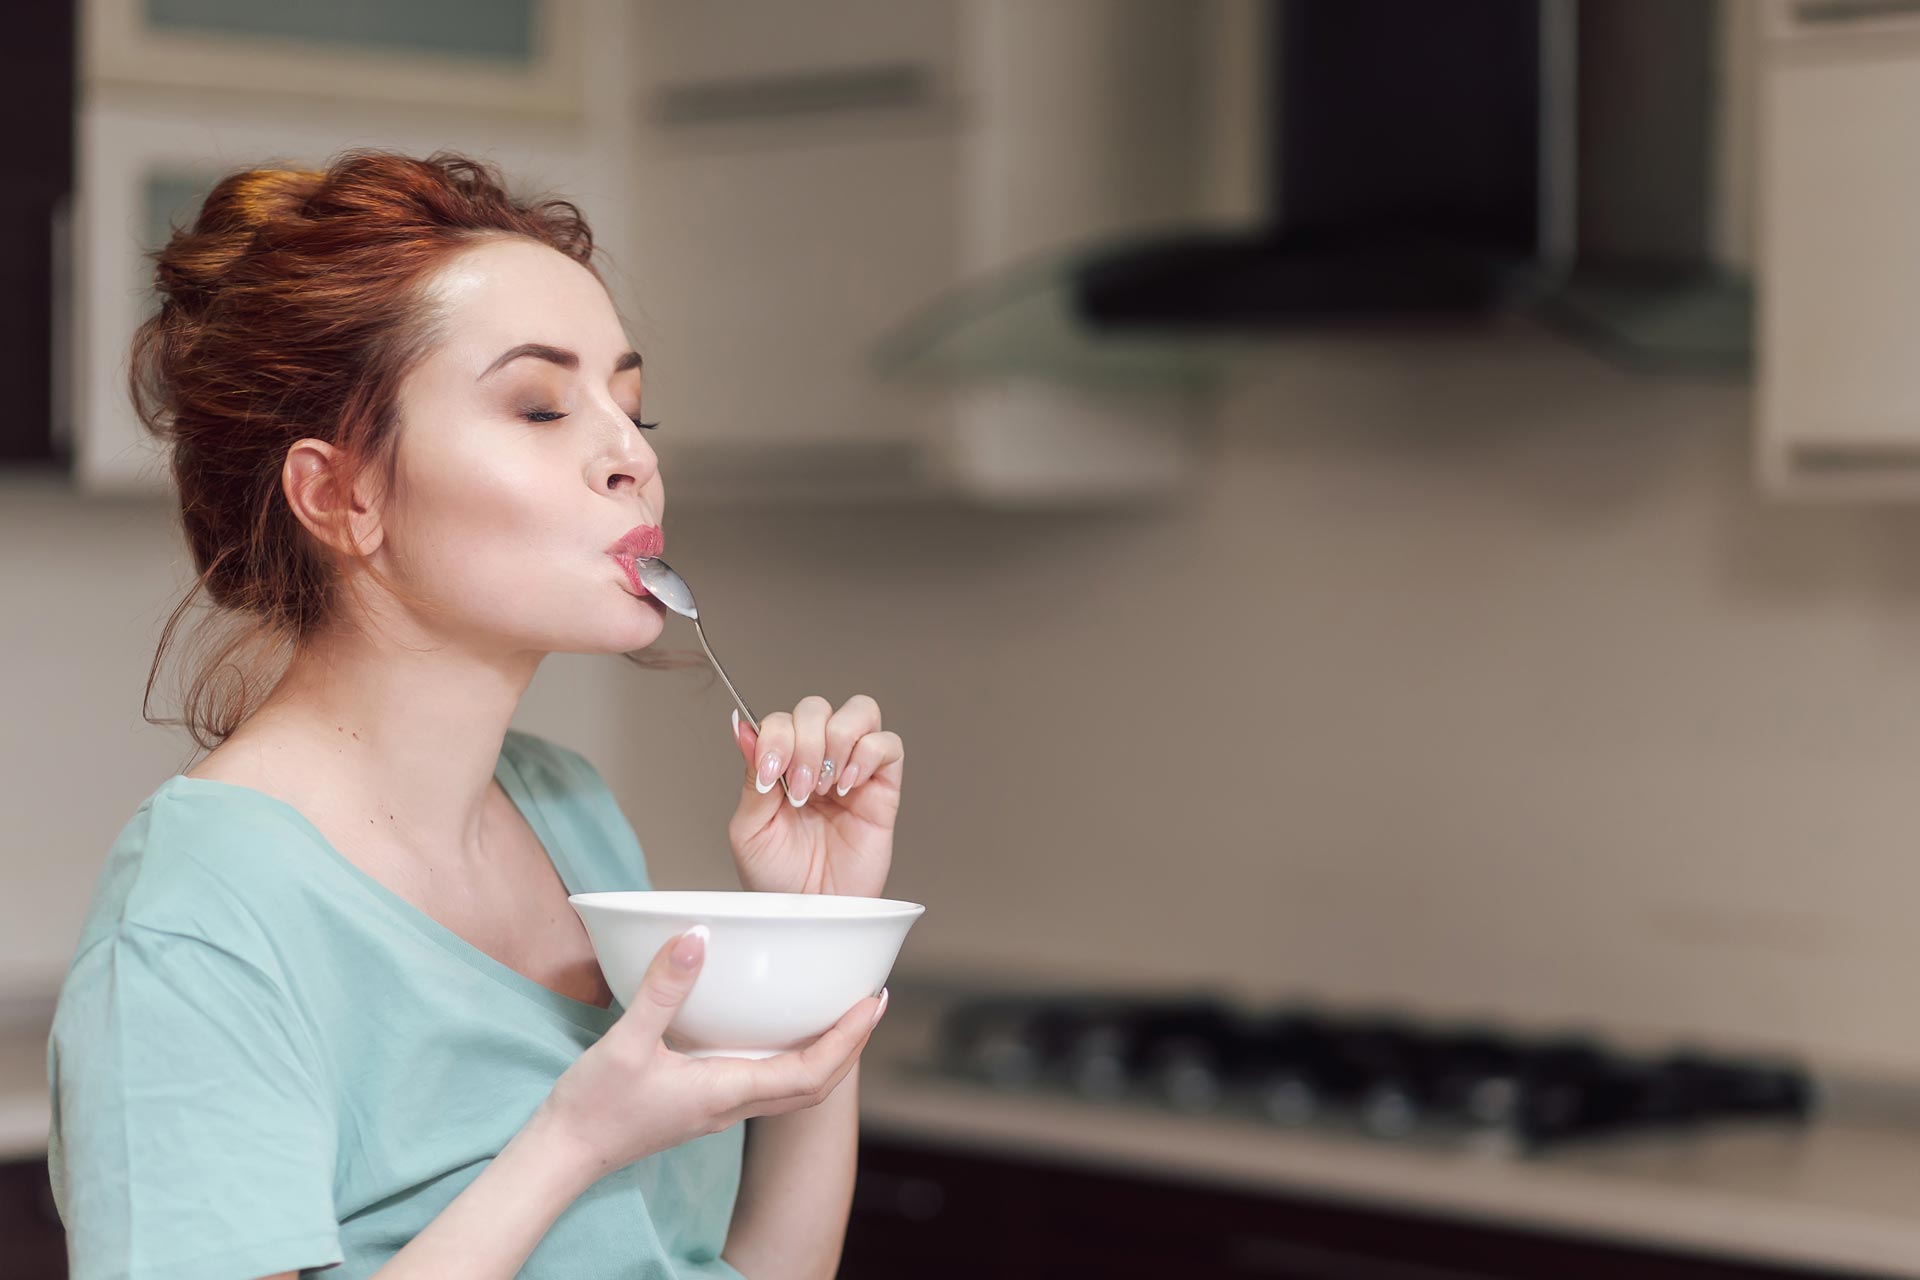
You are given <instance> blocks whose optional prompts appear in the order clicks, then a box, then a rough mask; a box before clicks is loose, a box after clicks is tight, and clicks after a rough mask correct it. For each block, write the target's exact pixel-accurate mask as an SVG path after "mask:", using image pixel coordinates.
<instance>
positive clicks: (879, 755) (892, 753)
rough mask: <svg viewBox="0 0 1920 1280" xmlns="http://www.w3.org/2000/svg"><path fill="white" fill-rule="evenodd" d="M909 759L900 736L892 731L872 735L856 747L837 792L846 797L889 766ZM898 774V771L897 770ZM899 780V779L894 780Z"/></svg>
mask: <svg viewBox="0 0 1920 1280" xmlns="http://www.w3.org/2000/svg"><path fill="white" fill-rule="evenodd" d="M906 757H907V748H906V744H905V743H903V742H901V741H900V735H899V734H897V733H893V732H891V731H890V730H885V729H883V730H881V731H880V732H878V733H870V734H868V735H867V736H866V737H864V738H862V739H860V741H859V743H858V744H856V745H855V746H854V749H853V758H852V759H851V760H849V761H847V770H846V774H845V776H843V777H842V778H841V779H840V781H839V783H838V784H837V785H836V786H835V788H834V789H835V791H836V792H837V793H838V794H840V795H845V794H847V792H849V791H851V790H853V789H854V788H855V787H857V786H859V785H860V784H861V783H863V782H870V781H872V780H873V777H874V775H876V774H878V773H879V772H880V771H881V770H883V769H886V768H888V767H889V766H893V765H897V764H898V763H899V762H900V761H903V760H905V759H906ZM895 772H896V773H898V770H897V769H896V770H895ZM894 780H895V781H896V782H897V781H898V780H899V779H898V778H897V777H896V778H895V779H894Z"/></svg>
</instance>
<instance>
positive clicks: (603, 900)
mask: <svg viewBox="0 0 1920 1280" xmlns="http://www.w3.org/2000/svg"><path fill="white" fill-rule="evenodd" d="M691 894H713V895H716V896H717V897H718V898H719V899H721V900H722V904H721V905H717V906H708V905H699V906H695V905H693V904H691V903H689V904H687V905H677V904H672V903H667V902H661V903H660V904H659V905H658V906H652V905H647V904H646V903H645V902H644V901H642V900H641V899H645V898H649V897H655V896H658V897H660V898H666V897H677V896H680V895H691ZM635 895H638V897H636V896H635ZM749 896H751V897H753V898H758V899H766V898H792V899H804V900H805V903H806V905H807V906H809V907H828V908H831V907H832V906H834V905H837V904H853V903H858V904H860V905H859V906H858V907H851V906H847V905H842V906H841V909H840V910H839V911H834V910H831V909H829V910H827V911H825V912H822V913H819V914H809V915H793V916H785V915H768V914H765V913H763V912H759V911H751V910H732V909H730V908H728V907H727V906H725V905H724V899H726V898H729V897H731V898H735V899H745V898H747V897H749ZM612 898H626V899H628V901H625V902H613V901H609V899H612ZM567 902H568V903H569V904H570V905H572V906H575V907H579V906H587V907H597V908H599V909H601V910H603V911H612V912H616V913H618V914H622V915H645V916H666V915H674V916H687V917H693V918H698V919H713V920H739V921H748V920H751V921H755V922H757V923H767V924H817V923H819V922H820V921H822V920H898V919H901V918H902V917H905V916H919V915H923V914H925V912H926V907H924V906H922V905H921V904H920V903H918V902H907V901H904V900H902V899H899V898H863V897H859V896H857V895H852V894H838V893H766V892H758V891H754V890H747V889H601V890H595V891H593V892H590V893H572V894H568V895H567Z"/></svg>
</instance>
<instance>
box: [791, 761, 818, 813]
mask: <svg viewBox="0 0 1920 1280" xmlns="http://www.w3.org/2000/svg"><path fill="white" fill-rule="evenodd" d="M787 791H788V795H787V803H788V804H791V805H792V806H793V807H794V808H796V809H798V808H799V807H800V806H801V805H803V804H805V803H806V802H807V797H808V796H810V795H812V794H813V766H812V765H810V764H803V765H801V766H799V767H798V768H796V769H795V770H794V771H793V777H792V778H790V779H788V780H787Z"/></svg>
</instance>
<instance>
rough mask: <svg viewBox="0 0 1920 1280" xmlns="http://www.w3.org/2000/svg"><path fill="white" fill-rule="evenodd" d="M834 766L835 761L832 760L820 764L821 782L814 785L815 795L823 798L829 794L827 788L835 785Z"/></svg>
mask: <svg viewBox="0 0 1920 1280" xmlns="http://www.w3.org/2000/svg"><path fill="white" fill-rule="evenodd" d="M832 765H833V761H831V760H822V761H821V762H820V781H818V782H816V783H814V784H813V794H815V795H817V796H823V795H825V794H827V788H828V787H830V786H832V785H833V768H832Z"/></svg>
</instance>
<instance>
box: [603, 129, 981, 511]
mask: <svg viewBox="0 0 1920 1280" xmlns="http://www.w3.org/2000/svg"><path fill="white" fill-rule="evenodd" d="M873 125H874V121H873V119H872V117H864V118H862V119H861V120H860V121H859V122H857V123H856V122H854V121H851V120H849V121H846V122H843V123H841V124H834V125H829V124H827V123H825V122H820V123H817V124H816V125H813V126H809V128H808V131H807V132H806V135H805V136H804V137H801V136H796V135H795V134H794V133H793V132H791V131H790V130H789V129H788V128H787V126H786V125H785V124H769V125H768V128H767V129H766V130H765V131H757V130H754V129H752V128H751V127H748V126H746V125H744V124H742V123H741V122H739V121H735V122H732V123H730V124H729V125H727V126H726V127H725V128H724V129H723V130H721V131H720V132H718V133H715V132H710V131H709V129H708V127H707V126H705V125H696V124H673V123H664V124H663V123H659V122H647V123H645V124H644V125H643V127H642V129H641V131H640V132H641V138H642V142H641V145H640V147H639V149H638V153H637V156H636V161H635V165H634V176H633V198H632V202H631V203H632V212H633V217H632V227H633V235H634V239H635V242H636V246H637V247H636V250H635V259H634V261H633V262H632V264H631V268H630V270H629V271H628V272H627V275H628V276H629V277H630V296H631V297H632V298H633V299H634V314H631V315H629V316H628V317H627V320H628V324H629V326H630V327H631V330H632V331H633V336H634V339H635V341H637V342H638V343H639V344H640V349H641V350H642V352H644V353H645V355H646V361H647V364H646V402H647V413H648V415H649V416H650V417H656V418H659V419H661V420H663V421H664V422H666V423H667V424H668V426H667V427H666V429H665V430H663V431H661V432H660V433H659V437H658V440H657V446H656V447H657V448H658V449H659V451H660V456H661V466H662V469H663V472H664V474H665V475H666V477H667V484H668V489H669V492H670V493H673V494H675V495H678V496H682V497H687V496H691V497H697V498H702V499H708V498H724V497H726V496H728V494H729V493H730V492H731V494H732V495H733V496H736V497H745V496H752V497H754V498H764V499H772V500H779V499H782V498H796V499H797V498H803V497H820V496H825V495H827V494H829V493H838V494H841V495H844V496H847V497H859V496H863V495H866V494H871V495H875V496H884V495H888V494H892V493H896V492H899V491H900V490H901V488H902V487H910V486H911V485H912V484H914V483H915V482H916V478H917V476H918V473H919V470H920V467H921V464H922V459H923V456H924V450H925V445H926V441H927V440H928V439H929V438H930V436H931V435H932V433H934V432H936V431H937V430H938V424H939V422H940V421H941V420H942V415H943V414H944V413H945V408H944V398H943V397H941V396H939V395H937V394H933V393H930V392H929V391H928V390H927V389H925V388H922V387H913V386H906V385H901V384H895V383H891V382H886V381H884V380H882V379H881V377H880V376H879V375H878V373H877V372H876V370H875V367H874V351H875V348H876V346H877V345H878V343H879V341H880V339H881V338H882V336H883V335H885V334H886V333H888V332H889V331H890V330H891V329H892V328H893V327H894V326H895V325H897V324H898V323H899V322H900V320H901V318H902V317H903V316H906V315H908V314H909V313H911V312H913V311H914V310H916V309H917V308H919V307H922V306H924V305H925V304H926V303H927V301H928V300H929V299H931V298H934V297H936V296H937V295H939V294H940V293H941V292H942V291H943V290H945V289H946V288H948V287H949V286H951V284H952V283H953V279H954V274H955V256H956V253H955V246H956V238H957V218H958V212H957V207H958V203H959V192H958V189H957V184H958V177H959V174H958V156H957V150H958V145H959V142H958V138H957V136H956V135H955V133H954V132H953V131H952V130H951V129H947V128H941V127H925V125H924V122H922V123H920V124H914V125H909V126H906V127H900V128H875V127H872V126H873Z"/></svg>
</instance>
